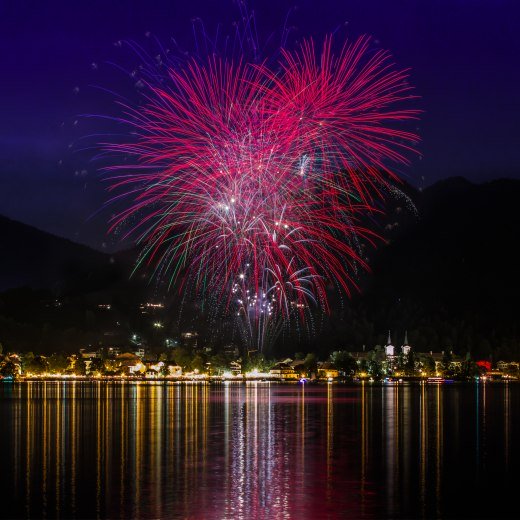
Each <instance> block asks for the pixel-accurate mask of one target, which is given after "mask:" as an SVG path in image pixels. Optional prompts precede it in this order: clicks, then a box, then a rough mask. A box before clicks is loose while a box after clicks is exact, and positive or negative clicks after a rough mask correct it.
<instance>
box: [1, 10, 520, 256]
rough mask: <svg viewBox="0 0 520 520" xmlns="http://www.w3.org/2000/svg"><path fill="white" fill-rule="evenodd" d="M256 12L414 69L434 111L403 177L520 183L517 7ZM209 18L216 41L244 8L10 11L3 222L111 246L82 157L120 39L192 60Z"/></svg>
mask: <svg viewBox="0 0 520 520" xmlns="http://www.w3.org/2000/svg"><path fill="white" fill-rule="evenodd" d="M295 5H297V6H298V7H297V9H295V10H294V9H293V10H292V11H291V9H292V8H294V6H295ZM249 8H250V10H253V11H254V12H255V15H256V20H257V26H258V29H259V39H260V41H262V40H266V39H268V37H269V35H271V34H272V33H276V32H278V33H279V32H280V27H281V26H282V25H283V23H284V20H285V19H286V17H287V14H288V13H289V12H290V11H291V14H290V16H289V24H288V25H289V26H291V27H293V30H292V32H291V37H290V38H289V43H290V42H291V40H292V41H294V40H297V39H298V38H300V37H302V36H314V37H316V38H317V39H318V40H320V39H321V38H322V37H323V36H324V35H325V34H327V33H328V32H332V31H334V30H335V29H336V28H338V26H341V27H343V26H344V24H345V23H347V25H346V31H345V30H342V34H347V35H349V36H352V37H357V36H359V35H362V34H370V35H372V36H373V38H374V40H375V43H376V44H377V45H380V46H381V47H383V48H386V49H388V50H390V51H391V52H392V53H393V55H394V58H395V61H396V63H397V64H398V66H399V67H406V68H407V67H410V68H411V78H412V82H413V84H414V85H415V87H416V91H417V94H418V95H420V96H421V100H419V102H418V103H417V104H418V107H419V108H421V109H422V110H423V111H424V114H423V115H422V118H421V121H420V125H419V127H418V128H419V133H420V134H421V136H422V139H423V142H422V143H421V145H420V150H421V152H422V154H423V158H422V160H416V161H415V162H414V164H413V165H412V167H411V168H409V169H408V170H406V172H404V173H406V175H407V176H409V178H410V180H411V181H412V182H413V183H414V184H416V185H418V186H428V185H430V184H432V183H434V182H435V181H437V180H439V179H442V178H445V177H450V176H459V175H460V176H464V177H466V178H468V179H470V180H472V181H476V182H481V181H486V180H490V179H494V178H499V177H515V178H519V177H520V168H519V164H520V147H519V146H518V135H519V132H518V130H517V126H518V121H519V120H520V101H519V96H518V85H519V83H520V81H519V80H520V68H519V67H518V57H519V56H520V40H519V38H518V34H517V33H518V21H519V19H520V16H519V15H520V5H519V3H518V1H516V0H423V1H420V2H418V1H417V0H395V1H391V0H343V1H339V0H302V1H299V2H298V3H297V4H296V3H295V2H289V1H287V0H276V1H275V0H265V1H261V2H260V1H256V2H250V3H249ZM197 17H199V18H201V19H202V20H203V21H204V23H205V25H206V27H207V30H208V32H210V33H212V32H214V31H215V28H216V26H217V24H218V23H222V24H223V26H224V27H225V28H228V27H230V25H231V23H232V22H233V21H234V20H236V19H237V18H238V17H239V10H238V9H237V7H236V5H235V3H234V2H232V0H229V1H226V0H217V1H213V0H191V1H190V2H180V1H177V0H162V1H157V0H148V1H146V2H145V1H132V0H113V1H110V2H107V1H106V0H104V1H99V0H90V1H88V2H86V1H78V2H71V1H57V0H53V1H49V2H36V1H34V2H32V1H23V0H20V1H18V2H13V1H6V2H2V4H1V5H0V56H1V67H2V68H1V70H2V80H1V81H0V103H1V108H2V117H1V118H0V157H1V163H2V168H1V170H0V214H2V215H6V216H9V217H11V218H13V219H16V220H21V221H23V222H26V223H29V224H31V225H35V226H36V227H39V228H41V229H44V230H47V231H50V232H53V233H55V234H57V235H61V236H66V237H68V238H71V239H73V240H76V241H79V242H83V243H86V244H89V245H91V246H93V247H96V248H102V247H103V243H104V242H105V243H106V247H108V248H109V249H112V248H113V247H114V239H111V238H107V237H106V236H105V229H106V220H107V217H108V215H107V213H106V212H105V213H103V212H102V213H101V214H99V215H97V216H94V217H92V215H93V214H94V213H95V212H96V211H97V210H98V209H99V208H100V207H101V205H102V203H103V200H104V198H105V194H104V191H103V190H104V185H103V183H101V182H100V180H99V173H98V172H97V168H98V165H97V164H96V163H93V162H92V160H91V159H92V156H93V152H88V151H81V148H83V147H84V146H85V144H84V143H85V142H86V141H88V139H85V137H87V136H88V135H90V134H92V133H93V132H99V133H102V132H103V131H104V126H103V123H102V121H101V120H96V121H93V120H92V119H85V118H83V117H82V116H81V115H82V114H86V113H108V112H109V111H110V109H111V108H110V104H111V97H110V96H108V95H107V94H106V93H104V92H103V91H101V90H100V89H98V88H96V86H103V87H106V88H111V89H113V90H115V91H116V92H121V91H124V89H125V88H127V86H128V79H127V78H124V77H123V75H122V74H121V73H117V71H116V69H115V67H114V66H113V65H111V63H116V64H123V63H125V64H127V63H128V60H129V54H128V51H125V49H124V48H121V47H119V46H118V45H117V44H116V42H118V41H119V40H127V39H129V40H134V41H137V42H140V43H143V44H146V42H147V39H148V40H149V39H150V38H151V36H150V35H152V37H153V36H157V37H158V38H159V40H160V41H161V42H163V43H165V45H168V42H169V41H170V40H171V38H172V37H174V38H175V39H176V41H177V42H178V43H179V45H180V46H182V47H183V48H185V49H188V50H192V49H193V48H194V39H193V32H192V21H193V20H194V19H195V18H197ZM147 34H148V36H147ZM136 62H137V60H136ZM112 99H113V98H112ZM91 217H92V218H91Z"/></svg>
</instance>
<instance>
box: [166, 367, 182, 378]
mask: <svg viewBox="0 0 520 520" xmlns="http://www.w3.org/2000/svg"><path fill="white" fill-rule="evenodd" d="M168 375H169V376H170V377H181V376H182V367H181V366H179V365H168Z"/></svg>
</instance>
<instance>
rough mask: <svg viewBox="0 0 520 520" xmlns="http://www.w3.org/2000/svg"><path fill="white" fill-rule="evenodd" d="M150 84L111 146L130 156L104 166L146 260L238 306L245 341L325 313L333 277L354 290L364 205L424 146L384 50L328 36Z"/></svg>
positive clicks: (202, 63) (406, 92)
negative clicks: (258, 59)
mask: <svg viewBox="0 0 520 520" xmlns="http://www.w3.org/2000/svg"><path fill="white" fill-rule="evenodd" d="M142 92H143V96H144V103H142V104H140V105H139V106H137V105H136V106H131V105H129V104H125V105H123V107H122V111H123V114H122V115H121V117H120V121H121V122H122V123H124V124H126V125H128V126H129V128H130V129H131V131H130V132H129V133H128V139H127V140H126V141H123V142H121V141H119V142H117V143H113V142H112V143H105V144H104V146H105V149H106V150H108V151H109V152H111V153H115V154H117V155H118V156H119V157H125V161H124V162H122V161H121V162H118V163H117V164H115V165H113V166H111V167H110V168H109V170H110V179H111V189H112V190H114V191H115V194H116V195H115V198H117V199H118V200H119V199H120V198H121V197H123V198H124V200H125V201H127V202H128V205H127V206H126V209H124V210H123V211H122V212H120V214H118V215H117V216H116V217H115V218H114V219H113V222H112V227H113V229H115V228H119V227H121V226H122V225H125V226H126V227H127V233H128V235H131V236H134V237H137V238H138V242H139V243H140V244H141V245H142V254H141V257H140V259H139V264H140V265H142V264H147V265H149V266H153V268H154V269H155V272H156V274H157V275H158V276H167V277H168V278H169V279H170V282H171V285H175V286H176V287H177V288H178V290H179V291H191V292H192V293H193V294H194V295H195V296H197V297H201V298H205V299H211V301H212V302H215V305H216V307H218V308H219V309H220V310H222V311H224V312H225V313H227V314H228V315H233V316H235V318H236V319H237V320H238V323H239V324H240V327H241V330H242V331H243V333H244V341H245V343H246V346H247V347H248V348H258V349H261V348H262V347H263V346H264V345H265V344H266V343H267V342H272V341H274V339H275V338H276V336H277V335H278V333H279V332H280V330H282V329H283V327H285V326H288V325H290V324H291V323H297V324H299V325H300V326H302V327H305V326H306V323H307V321H308V319H309V314H310V309H311V308H319V309H321V310H323V311H325V312H326V311H327V310H328V299H327V291H328V288H329V287H334V286H336V287H337V289H339V290H340V291H344V292H346V293H347V294H349V292H350V290H351V289H352V288H353V287H355V280H354V278H355V273H356V272H357V271H358V270H359V269H366V268H367V265H366V260H365V257H364V254H363V252H362V248H361V244H362V243H366V242H367V241H368V242H370V243H374V241H375V240H376V239H377V235H376V234H375V233H374V231H372V230H371V229H369V227H368V226H366V224H364V223H365V222H366V221H367V219H366V215H367V214H369V213H371V212H375V211H379V210H378V207H379V204H378V202H379V201H380V200H381V199H382V198H383V197H384V196H385V193H387V192H388V189H389V188H390V189H392V187H393V185H394V184H395V183H397V182H398V180H399V179H398V177H397V175H396V174H395V173H394V170H393V168H394V167H395V165H399V164H403V163H406V162H407V156H408V155H409V152H410V151H411V150H413V146H414V144H415V143H416V141H417V136H416V135H415V134H413V133H410V132H408V131H405V130H403V129H402V123H403V122H405V121H406V120H409V119H413V118H415V117H416V112H415V111H414V110H410V109H406V108H402V105H403V102H405V101H407V100H409V99H411V98H412V97H413V96H412V94H411V91H410V86H409V85H408V83H407V74H406V72H402V71H396V70H394V68H393V66H392V63H391V61H390V57H389V55H388V54H387V53H386V52H384V51H373V50H371V49H370V41H369V39H368V38H360V39H358V40H357V41H355V42H353V43H347V44H345V45H344V46H343V48H342V49H341V50H340V51H339V52H337V53H334V52H333V41H332V38H327V39H326V40H325V41H324V43H323V45H321V46H316V45H315V44H314V43H313V41H311V40H308V41H304V42H303V43H302V44H301V45H300V46H299V47H298V48H297V49H296V50H292V51H290V50H283V51H282V52H281V54H280V58H279V60H278V61H277V63H276V64H275V65H274V66H272V65H271V66H269V65H268V64H267V62H264V63H249V62H248V61H247V60H246V59H245V58H240V57H239V58H235V57H234V58H233V59H226V58H225V57H221V56H217V55H214V54H212V55H210V56H208V57H207V58H205V59H201V58H193V59H187V60H185V61H184V62H182V63H178V62H176V64H175V66H172V67H169V68H168V72H167V77H165V78H162V79H161V81H154V80H153V78H151V79H149V81H144V82H143V87H142ZM129 222H132V223H133V224H132V225H129V224H128V223H129Z"/></svg>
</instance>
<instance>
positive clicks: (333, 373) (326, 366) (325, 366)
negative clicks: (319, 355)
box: [318, 361, 339, 380]
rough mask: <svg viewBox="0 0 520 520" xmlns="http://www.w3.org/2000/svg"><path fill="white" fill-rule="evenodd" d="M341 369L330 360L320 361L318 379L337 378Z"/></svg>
mask: <svg viewBox="0 0 520 520" xmlns="http://www.w3.org/2000/svg"><path fill="white" fill-rule="evenodd" d="M338 377H339V370H338V369H337V368H335V367H334V365H333V364H332V363H331V362H330V361H324V362H323V363H318V379H327V380H329V379H337V378H338Z"/></svg>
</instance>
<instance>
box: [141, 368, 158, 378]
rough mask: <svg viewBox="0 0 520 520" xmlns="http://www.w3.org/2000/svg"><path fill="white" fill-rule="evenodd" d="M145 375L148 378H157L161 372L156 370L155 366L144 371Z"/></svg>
mask: <svg viewBox="0 0 520 520" xmlns="http://www.w3.org/2000/svg"><path fill="white" fill-rule="evenodd" d="M144 377H145V378H146V379H157V377H159V372H157V370H154V369H153V368H148V369H147V370H146V372H145V373H144Z"/></svg>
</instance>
